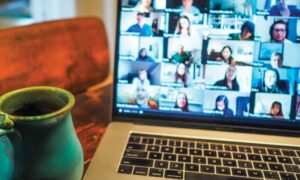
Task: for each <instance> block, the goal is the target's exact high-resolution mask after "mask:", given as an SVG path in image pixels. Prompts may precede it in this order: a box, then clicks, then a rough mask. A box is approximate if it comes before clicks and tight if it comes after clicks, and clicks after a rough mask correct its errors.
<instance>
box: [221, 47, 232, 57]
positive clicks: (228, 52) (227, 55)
mask: <svg viewBox="0 0 300 180" xmlns="http://www.w3.org/2000/svg"><path fill="white" fill-rule="evenodd" d="M222 56H223V58H224V59H225V60H226V59H229V57H230V56H231V52H230V50H229V49H228V48H225V49H224V50H223V51H222Z"/></svg>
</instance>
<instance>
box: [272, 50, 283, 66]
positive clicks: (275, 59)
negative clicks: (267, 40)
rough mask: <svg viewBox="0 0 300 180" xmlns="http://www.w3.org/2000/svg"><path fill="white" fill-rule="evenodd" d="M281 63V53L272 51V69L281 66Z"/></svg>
mask: <svg viewBox="0 0 300 180" xmlns="http://www.w3.org/2000/svg"><path fill="white" fill-rule="evenodd" d="M282 63H283V58H282V53H279V52H275V53H272V55H271V59H270V64H271V67H272V68H274V69H278V68H282Z"/></svg>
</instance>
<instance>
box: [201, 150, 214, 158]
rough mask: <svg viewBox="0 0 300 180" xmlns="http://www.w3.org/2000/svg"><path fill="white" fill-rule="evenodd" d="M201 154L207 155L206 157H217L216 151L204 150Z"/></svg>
mask: <svg viewBox="0 0 300 180" xmlns="http://www.w3.org/2000/svg"><path fill="white" fill-rule="evenodd" d="M203 154H204V156H208V157H217V152H216V151H210V150H204V152H203Z"/></svg>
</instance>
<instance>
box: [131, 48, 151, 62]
mask: <svg viewBox="0 0 300 180" xmlns="http://www.w3.org/2000/svg"><path fill="white" fill-rule="evenodd" d="M136 61H143V62H155V61H154V60H153V58H152V57H151V56H148V54H147V50H146V48H142V49H140V50H139V55H138V57H137V59H136Z"/></svg>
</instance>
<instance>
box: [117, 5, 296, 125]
mask: <svg viewBox="0 0 300 180" xmlns="http://www.w3.org/2000/svg"><path fill="white" fill-rule="evenodd" d="M118 17H119V19H118V29H117V31H118V33H117V48H116V49H117V50H116V55H117V56H116V67H115V69H116V70H115V72H116V73H115V97H114V113H115V114H117V115H121V116H128V117H141V118H143V117H145V118H146V117H152V118H153V117H158V118H161V117H163V118H164V119H166V120H170V121H171V120H173V119H176V118H181V119H184V121H189V120H191V121H199V122H201V121H202V120H203V119H206V120H208V121H209V120H212V121H213V120H218V121H220V122H222V121H224V122H225V121H226V122H228V120H231V121H232V122H238V123H240V124H243V123H260V124H272V123H273V124H277V125H281V126H282V127H283V126H290V127H298V128H299V123H300V108H299V105H300V73H299V68H300V1H296V0H257V1H256V0H121V1H120V2H119V16H118ZM154 119H155V118H154Z"/></svg>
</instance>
